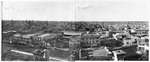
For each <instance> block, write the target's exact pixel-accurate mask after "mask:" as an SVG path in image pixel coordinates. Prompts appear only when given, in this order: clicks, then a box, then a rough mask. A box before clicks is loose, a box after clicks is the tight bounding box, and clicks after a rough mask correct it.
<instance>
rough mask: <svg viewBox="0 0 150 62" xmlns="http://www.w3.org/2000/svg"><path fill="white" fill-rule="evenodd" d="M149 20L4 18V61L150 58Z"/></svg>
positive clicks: (131, 59)
mask: <svg viewBox="0 0 150 62" xmlns="http://www.w3.org/2000/svg"><path fill="white" fill-rule="evenodd" d="M148 23H149V22H148V21H125V22H118V21H114V22H106V21H104V22H98V21H86V22H85V21H78V22H75V21H71V22H70V21H33V20H22V21H18V20H3V21H2V61H83V60H84V61H85V60H92V61H97V60H98V61H148V60H149V49H148V48H149V47H148V46H149V35H148V31H149V28H148V26H149V24H148Z"/></svg>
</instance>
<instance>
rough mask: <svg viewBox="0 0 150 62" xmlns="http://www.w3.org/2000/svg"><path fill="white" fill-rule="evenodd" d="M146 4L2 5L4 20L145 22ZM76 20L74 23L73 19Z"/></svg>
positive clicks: (137, 0)
mask: <svg viewBox="0 0 150 62" xmlns="http://www.w3.org/2000/svg"><path fill="white" fill-rule="evenodd" d="M146 2H147V0H86V1H85V0H76V6H75V0H65V1H58V0H57V1H54V0H53V1H4V2H3V19H4V20H11V19H13V20H26V19H27V20H49V21H75V20H77V21H111V20H114V21H118V20H125V21H126V20H133V21H136V20H148V13H147V12H148V11H147V8H148V7H147V3H146ZM75 16H76V19H75Z"/></svg>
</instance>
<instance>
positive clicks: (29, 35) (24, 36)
mask: <svg viewBox="0 0 150 62" xmlns="http://www.w3.org/2000/svg"><path fill="white" fill-rule="evenodd" d="M38 34H40V33H35V34H26V35H23V36H22V37H23V38H29V37H31V36H34V35H38Z"/></svg>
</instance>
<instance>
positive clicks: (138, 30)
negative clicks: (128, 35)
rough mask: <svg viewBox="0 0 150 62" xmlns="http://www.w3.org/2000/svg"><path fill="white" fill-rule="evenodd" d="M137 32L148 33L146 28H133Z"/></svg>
mask: <svg viewBox="0 0 150 62" xmlns="http://www.w3.org/2000/svg"><path fill="white" fill-rule="evenodd" d="M135 31H136V33H138V34H148V31H149V30H148V29H135Z"/></svg>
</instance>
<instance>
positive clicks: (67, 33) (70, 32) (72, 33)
mask: <svg viewBox="0 0 150 62" xmlns="http://www.w3.org/2000/svg"><path fill="white" fill-rule="evenodd" d="M62 32H64V35H81V34H82V32H75V31H62Z"/></svg>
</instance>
